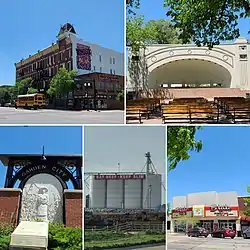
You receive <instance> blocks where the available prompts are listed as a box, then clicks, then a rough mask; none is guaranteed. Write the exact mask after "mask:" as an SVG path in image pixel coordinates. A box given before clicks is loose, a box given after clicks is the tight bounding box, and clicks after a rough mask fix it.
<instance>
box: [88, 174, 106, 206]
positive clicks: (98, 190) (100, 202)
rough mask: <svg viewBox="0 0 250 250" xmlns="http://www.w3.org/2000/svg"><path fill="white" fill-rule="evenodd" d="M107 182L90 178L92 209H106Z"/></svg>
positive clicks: (90, 203)
mask: <svg viewBox="0 0 250 250" xmlns="http://www.w3.org/2000/svg"><path fill="white" fill-rule="evenodd" d="M105 187H106V185H105V180H95V179H94V176H91V177H90V192H89V198H90V202H89V205H90V208H104V207H105V192H106V190H105Z"/></svg>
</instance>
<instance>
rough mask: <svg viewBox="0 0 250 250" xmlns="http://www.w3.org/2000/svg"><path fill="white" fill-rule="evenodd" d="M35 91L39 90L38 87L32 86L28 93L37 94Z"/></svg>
mask: <svg viewBox="0 0 250 250" xmlns="http://www.w3.org/2000/svg"><path fill="white" fill-rule="evenodd" d="M35 93H38V90H37V89H35V88H32V87H30V88H28V92H27V94H35Z"/></svg>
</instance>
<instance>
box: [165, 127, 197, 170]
mask: <svg viewBox="0 0 250 250" xmlns="http://www.w3.org/2000/svg"><path fill="white" fill-rule="evenodd" d="M199 129H201V127H194V126H192V127H190V126H170V127H168V128H167V159H168V163H169V167H168V171H171V170H173V169H175V168H176V166H177V164H178V163H179V162H180V161H184V160H188V159H189V158H190V151H196V152H200V151H201V149H202V141H197V140H196V138H195V134H196V132H197V130H199Z"/></svg>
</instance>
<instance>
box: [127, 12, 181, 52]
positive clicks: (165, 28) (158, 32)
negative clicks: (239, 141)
mask: <svg viewBox="0 0 250 250" xmlns="http://www.w3.org/2000/svg"><path fill="white" fill-rule="evenodd" d="M178 37H179V31H178V30H177V29H176V28H174V26H173V25H172V23H171V22H170V21H169V20H163V19H160V20H157V21H155V20H151V21H149V22H147V23H145V22H144V18H143V16H131V17H129V18H128V19H127V24H126V45H127V46H128V47H130V48H131V50H132V52H133V54H137V53H138V51H139V49H140V48H145V47H146V46H147V45H149V44H179V43H182V40H180V39H179V38H178Z"/></svg>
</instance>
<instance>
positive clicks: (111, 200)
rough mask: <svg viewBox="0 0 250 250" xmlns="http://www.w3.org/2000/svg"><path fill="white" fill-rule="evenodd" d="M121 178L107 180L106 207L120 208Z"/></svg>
mask: <svg viewBox="0 0 250 250" xmlns="http://www.w3.org/2000/svg"><path fill="white" fill-rule="evenodd" d="M122 196H123V180H108V181H107V208H122V206H123V203H122V202H123V197H122Z"/></svg>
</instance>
